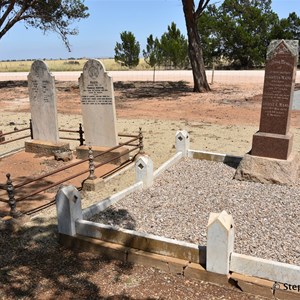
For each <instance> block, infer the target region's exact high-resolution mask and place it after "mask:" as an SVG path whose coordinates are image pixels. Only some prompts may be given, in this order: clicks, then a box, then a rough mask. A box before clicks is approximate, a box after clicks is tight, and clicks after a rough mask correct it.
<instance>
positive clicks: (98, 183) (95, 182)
mask: <svg viewBox="0 0 300 300" xmlns="http://www.w3.org/2000/svg"><path fill="white" fill-rule="evenodd" d="M104 185H105V184H104V180H103V178H96V179H86V180H84V181H83V185H82V190H83V191H88V192H90V191H93V192H98V191H100V190H101V189H103V188H104Z"/></svg>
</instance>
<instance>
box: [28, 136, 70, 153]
mask: <svg viewBox="0 0 300 300" xmlns="http://www.w3.org/2000/svg"><path fill="white" fill-rule="evenodd" d="M68 150H70V145H69V143H64V142H58V143H52V142H47V141H39V140H31V141H25V152H31V153H39V154H41V155H45V156H52V155H53V151H68Z"/></svg>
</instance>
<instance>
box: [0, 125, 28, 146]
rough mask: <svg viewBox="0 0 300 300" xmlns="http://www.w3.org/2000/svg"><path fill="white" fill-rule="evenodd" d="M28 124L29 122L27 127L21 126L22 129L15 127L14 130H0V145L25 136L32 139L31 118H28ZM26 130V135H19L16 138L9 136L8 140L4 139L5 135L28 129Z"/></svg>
mask: <svg viewBox="0 0 300 300" xmlns="http://www.w3.org/2000/svg"><path fill="white" fill-rule="evenodd" d="M29 124H30V125H29V127H26V128H22V129H16V130H14V131H10V132H6V133H3V132H2V131H0V145H5V144H9V143H12V142H16V141H18V140H22V139H26V138H29V137H30V138H31V139H32V123H31V120H30V123H29ZM28 130H29V134H27V135H24V136H21V137H20V136H19V137H17V138H11V139H10V140H5V137H6V136H11V135H15V134H16V133H20V132H23V131H28Z"/></svg>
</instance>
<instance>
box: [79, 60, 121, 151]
mask: <svg viewBox="0 0 300 300" xmlns="http://www.w3.org/2000/svg"><path fill="white" fill-rule="evenodd" d="M79 88H80V99H81V109H82V119H83V127H84V135H85V142H86V145H88V146H102V147H114V146H116V145H117V144H118V143H117V131H116V109H115V98H114V91H113V82H112V79H111V77H110V76H108V75H107V73H106V72H105V68H104V66H103V65H102V63H101V62H100V61H98V60H95V59H91V60H88V61H87V62H86V64H85V65H84V67H83V73H82V74H81V76H80V78H79Z"/></svg>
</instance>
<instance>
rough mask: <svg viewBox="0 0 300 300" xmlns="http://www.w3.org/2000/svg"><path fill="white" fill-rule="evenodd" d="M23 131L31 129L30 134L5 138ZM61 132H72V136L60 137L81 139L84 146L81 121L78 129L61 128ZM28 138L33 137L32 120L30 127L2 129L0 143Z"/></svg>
mask: <svg viewBox="0 0 300 300" xmlns="http://www.w3.org/2000/svg"><path fill="white" fill-rule="evenodd" d="M23 131H29V134H27V135H24V136H21V137H20V136H19V137H17V138H10V139H9V140H5V137H6V136H12V135H15V134H16V133H20V132H23ZM58 131H59V132H64V133H71V134H72V136H60V137H59V139H61V140H69V141H79V145H80V146H82V145H83V144H84V141H85V139H84V131H83V129H82V125H81V123H79V129H78V130H71V129H59V130H58ZM74 134H78V135H79V137H78V138H74ZM26 138H31V139H33V132H32V121H31V120H29V127H26V128H22V129H18V130H14V131H10V132H6V133H3V132H2V131H0V145H5V144H9V143H12V142H16V141H18V140H22V139H26Z"/></svg>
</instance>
